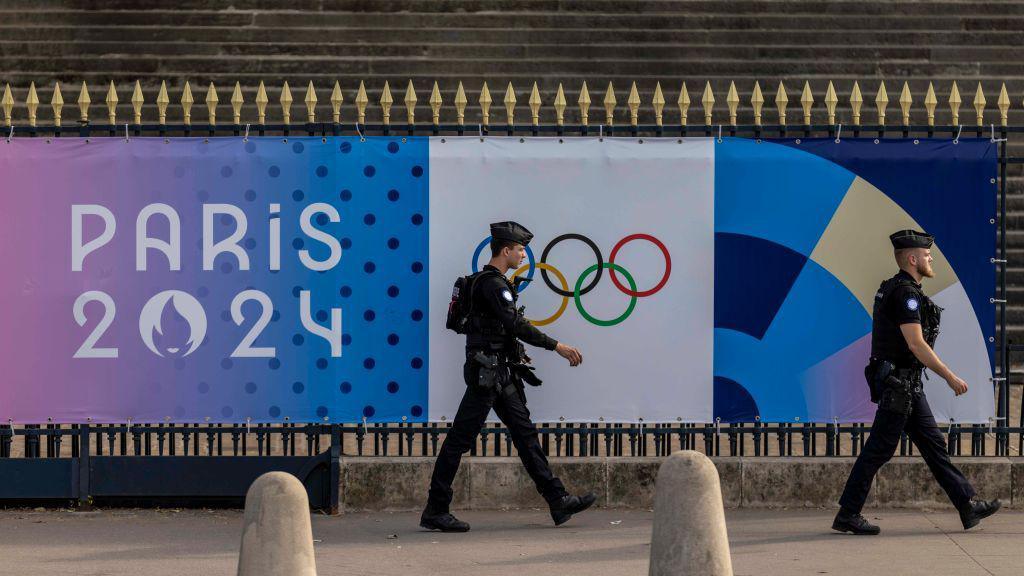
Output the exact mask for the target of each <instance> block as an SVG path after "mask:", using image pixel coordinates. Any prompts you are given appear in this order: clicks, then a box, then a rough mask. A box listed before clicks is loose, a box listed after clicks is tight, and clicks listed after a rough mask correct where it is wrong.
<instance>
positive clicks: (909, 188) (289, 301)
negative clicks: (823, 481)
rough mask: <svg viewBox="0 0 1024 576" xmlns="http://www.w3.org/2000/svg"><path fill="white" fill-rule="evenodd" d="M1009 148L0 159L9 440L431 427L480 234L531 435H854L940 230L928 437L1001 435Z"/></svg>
mask: <svg viewBox="0 0 1024 576" xmlns="http://www.w3.org/2000/svg"><path fill="white" fill-rule="evenodd" d="M996 166H997V164H996V155H995V145H994V144H992V143H990V142H989V141H988V140H981V139H979V140H968V139H961V140H959V142H957V143H954V142H952V141H950V140H920V141H918V140H909V139H907V140H884V139H883V140H880V141H876V140H849V139H848V140H843V141H841V142H839V143H837V142H835V141H834V140H831V139H803V140H802V141H801V140H793V139H788V140H776V141H768V140H766V141H753V140H746V139H736V138H725V139H722V140H717V139H710V138H708V139H705V138H694V139H684V140H682V141H680V140H678V139H675V138H666V139H643V140H639V139H631V138H604V139H597V138H564V139H558V138H529V139H525V140H520V139H518V138H501V137H488V138H485V139H483V140H482V141H481V139H480V138H477V137H472V138H453V137H444V138H438V137H435V138H412V137H406V138H402V137H395V138H391V137H379V138H376V137H371V138H366V139H365V140H363V139H360V138H346V137H337V138H326V139H322V138H288V139H281V138H249V139H241V138H218V139H209V140H205V139H189V138H182V139H171V140H164V139H147V138H135V139H131V140H128V141H125V140H123V139H114V138H110V139H92V140H85V139H51V140H43V139H18V138H16V139H13V140H12V141H11V142H10V143H6V142H5V143H0V175H2V178H0V213H2V214H3V216H4V223H3V226H0V263H2V268H0V270H2V275H0V319H2V321H3V326H2V328H0V361H2V365H3V366H4V371H3V374H0V421H3V422H8V421H10V422H14V423H18V424H27V423H41V422H49V421H53V422H95V423H99V422H126V421H133V422H163V421H174V422H246V421H252V422H283V421H291V422H306V421H312V422H359V421H364V420H365V421H368V422H400V421H407V422H423V421H428V420H429V421H446V420H450V419H451V418H452V417H453V416H454V413H455V410H456V409H457V406H458V402H459V399H460V397H461V395H462V392H463V390H464V388H465V384H464V383H463V376H462V363H463V360H464V355H463V352H462V345H463V341H462V338H461V337H459V336H457V335H455V334H454V333H452V332H449V331H446V330H445V329H444V315H445V312H446V310H447V305H448V300H449V298H450V294H451V286H452V283H453V281H454V279H455V278H456V277H457V276H460V275H464V274H468V273H470V272H472V271H473V270H476V269H479V267H481V266H482V265H483V264H484V263H486V261H487V259H488V257H489V249H488V246H487V241H488V237H487V234H488V231H487V224H488V223H489V222H493V221H496V220H509V219H511V220H516V221H518V222H520V223H522V224H524V225H526V226H527V227H528V228H530V229H531V230H532V231H533V232H534V233H535V239H534V241H533V242H532V243H531V244H530V250H529V252H528V256H529V258H528V262H527V263H525V264H524V266H523V267H522V268H521V269H520V270H516V271H513V272H510V273H514V274H516V275H520V276H523V277H526V278H530V279H531V280H532V281H531V282H529V283H527V284H525V285H523V287H521V294H520V304H524V305H525V306H526V316H527V317H528V318H529V319H531V320H532V321H533V322H534V323H535V324H537V325H538V326H540V327H541V329H542V330H544V331H546V332H548V333H549V334H551V335H552V336H553V337H555V338H556V339H558V340H560V341H564V342H566V343H569V344H572V345H575V346H577V347H579V348H580V349H581V350H582V352H583V355H584V363H583V364H582V365H581V366H579V367H576V368H570V367H569V366H568V365H567V364H566V363H565V361H564V360H562V359H560V358H559V357H557V356H556V355H555V354H553V353H549V352H546V351H543V350H533V351H532V354H531V355H532V356H533V358H534V363H535V364H536V366H537V372H538V374H539V375H540V376H541V378H543V379H544V380H545V384H544V385H543V386H542V387H540V388H536V389H530V390H528V391H527V394H528V397H529V407H530V409H531V412H532V413H533V416H534V418H535V419H536V420H539V421H562V420H564V421H567V422H573V421H576V422H597V421H605V422H623V421H626V422H635V421H641V420H642V421H644V422H678V421H685V422H713V421H716V420H721V421H726V422H727V421H751V420H754V419H755V418H760V419H761V420H762V421H765V422H775V421H782V422H806V421H819V422H822V421H825V422H832V421H839V422H850V421H865V420H869V419H870V418H871V415H872V413H873V408H874V406H873V405H872V404H870V403H869V401H868V398H867V388H866V384H865V383H864V379H863V372H862V370H863V365H864V364H865V362H866V359H867V355H868V351H869V345H870V331H871V304H872V300H873V297H874V293H875V291H876V290H877V287H878V284H879V283H880V282H881V281H882V280H883V279H884V278H887V277H889V276H891V275H892V274H893V273H894V272H895V271H896V268H895V263H894V261H893V259H892V249H891V246H890V245H889V243H888V235H889V234H890V233H891V232H892V231H895V230H898V229H902V228H919V229H924V230H927V231H928V232H930V233H933V234H935V235H936V237H937V241H936V246H935V247H934V249H933V255H934V256H935V262H934V263H933V267H934V269H935V272H936V275H935V277H934V278H931V279H926V280H925V283H924V287H925V291H926V292H927V293H929V294H930V295H932V297H933V298H934V299H935V301H936V302H937V303H938V304H939V305H940V306H942V307H943V308H945V311H944V314H943V324H942V334H941V335H940V337H939V340H938V344H937V345H936V348H937V351H938V353H939V355H940V356H941V357H942V358H943V359H944V360H945V361H946V363H947V364H949V365H950V367H951V368H952V369H953V370H954V371H956V372H957V373H959V374H960V375H961V376H962V377H964V378H965V379H966V380H967V381H968V383H969V384H970V385H971V388H970V391H969V392H968V394H967V395H965V396H961V397H959V398H954V397H953V395H952V393H951V392H950V391H949V390H948V388H946V386H945V383H944V382H943V381H941V379H939V378H937V377H936V376H934V375H932V377H931V378H930V379H929V380H928V381H927V382H926V388H927V393H928V395H929V398H930V400H931V403H932V406H933V409H934V410H935V413H936V416H937V418H939V419H940V420H955V421H957V422H988V421H989V420H990V418H991V417H992V416H993V402H992V393H991V390H992V389H991V380H990V379H991V377H992V375H993V357H994V348H993V340H994V324H995V321H994V312H993V306H992V304H991V301H990V299H991V298H992V297H993V296H994V295H995V272H994V267H993V265H992V262H991V259H992V258H993V257H994V256H995V225H994V218H995V201H996V192H997V188H996V186H995V184H994V182H995V177H996Z"/></svg>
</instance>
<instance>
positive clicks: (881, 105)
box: [875, 81, 889, 126]
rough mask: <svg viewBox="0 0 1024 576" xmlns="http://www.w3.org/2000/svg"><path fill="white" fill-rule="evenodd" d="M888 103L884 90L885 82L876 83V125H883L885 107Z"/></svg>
mask: <svg viewBox="0 0 1024 576" xmlns="http://www.w3.org/2000/svg"><path fill="white" fill-rule="evenodd" d="M888 104H889V95H888V94H887V93H886V92H885V82H884V81H882V82H879V83H878V93H877V94H875V107H876V108H877V109H878V125H879V126H885V107H886V106H888Z"/></svg>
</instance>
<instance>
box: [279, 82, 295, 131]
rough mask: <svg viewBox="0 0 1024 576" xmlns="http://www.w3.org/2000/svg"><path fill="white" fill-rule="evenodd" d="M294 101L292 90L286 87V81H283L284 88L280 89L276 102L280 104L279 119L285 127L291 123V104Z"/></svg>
mask: <svg viewBox="0 0 1024 576" xmlns="http://www.w3.org/2000/svg"><path fill="white" fill-rule="evenodd" d="M294 101H295V99H294V98H292V90H291V88H289V87H288V81H287V80H285V81H284V86H282V87H281V97H280V98H278V102H280V103H281V119H282V120H283V121H284V125H285V126H287V125H289V124H291V123H292V102H294Z"/></svg>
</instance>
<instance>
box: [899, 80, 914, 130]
mask: <svg viewBox="0 0 1024 576" xmlns="http://www.w3.org/2000/svg"><path fill="white" fill-rule="evenodd" d="M913 103H914V100H913V97H912V96H911V95H910V84H908V83H907V82H906V81H904V82H903V91H902V92H901V93H900V110H901V111H902V112H903V125H904V126H910V107H911V105H912V104H913Z"/></svg>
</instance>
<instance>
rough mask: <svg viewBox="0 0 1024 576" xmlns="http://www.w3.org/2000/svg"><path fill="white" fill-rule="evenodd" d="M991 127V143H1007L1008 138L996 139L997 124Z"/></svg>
mask: <svg viewBox="0 0 1024 576" xmlns="http://www.w3.org/2000/svg"><path fill="white" fill-rule="evenodd" d="M990 126H992V139H991V142H992V143H993V144H995V143H996V142H1006V138H996V125H995V124H990Z"/></svg>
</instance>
